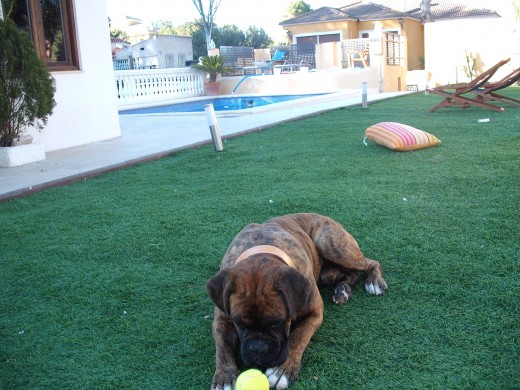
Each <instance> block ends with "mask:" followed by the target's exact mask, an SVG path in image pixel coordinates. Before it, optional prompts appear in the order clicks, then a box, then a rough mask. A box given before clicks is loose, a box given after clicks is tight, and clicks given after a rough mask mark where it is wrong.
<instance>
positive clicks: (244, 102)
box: [120, 93, 323, 115]
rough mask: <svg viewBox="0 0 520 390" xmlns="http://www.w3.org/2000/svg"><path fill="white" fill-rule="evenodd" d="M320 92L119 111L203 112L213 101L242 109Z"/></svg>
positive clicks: (223, 107)
mask: <svg viewBox="0 0 520 390" xmlns="http://www.w3.org/2000/svg"><path fill="white" fill-rule="evenodd" d="M320 95H323V94H322V93H317V94H311V95H276V96H236V97H215V98H208V99H204V100H197V101H192V102H184V103H175V104H169V105H166V106H155V107H147V108H135V109H131V110H125V111H121V112H120V114H122V115H125V114H162V113H170V112H203V111H204V106H205V105H206V104H210V103H213V108H214V109H215V111H229V110H244V109H246V108H253V107H260V106H265V105H267V104H273V103H281V102H285V101H288V100H294V99H301V98H305V97H311V96H320Z"/></svg>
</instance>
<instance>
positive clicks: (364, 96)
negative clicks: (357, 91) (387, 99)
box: [361, 81, 367, 108]
mask: <svg viewBox="0 0 520 390" xmlns="http://www.w3.org/2000/svg"><path fill="white" fill-rule="evenodd" d="M361 86H362V87H361V107H363V108H367V82H366V81H363V82H362V83H361Z"/></svg>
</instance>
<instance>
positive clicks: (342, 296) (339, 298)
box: [332, 283, 352, 305]
mask: <svg viewBox="0 0 520 390" xmlns="http://www.w3.org/2000/svg"><path fill="white" fill-rule="evenodd" d="M351 296H352V289H351V288H350V287H349V286H348V285H347V284H344V283H341V284H338V285H337V286H336V288H335V289H334V296H333V297H332V300H333V301H334V303H335V304H337V305H342V304H344V303H347V301H348V300H349V298H350V297H351Z"/></svg>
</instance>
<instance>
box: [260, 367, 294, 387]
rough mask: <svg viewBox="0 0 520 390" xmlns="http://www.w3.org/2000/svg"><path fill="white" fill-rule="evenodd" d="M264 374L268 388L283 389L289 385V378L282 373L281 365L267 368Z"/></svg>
mask: <svg viewBox="0 0 520 390" xmlns="http://www.w3.org/2000/svg"><path fill="white" fill-rule="evenodd" d="M265 375H266V376H267V379H268V380H269V388H270V389H276V390H284V389H287V387H289V378H287V376H286V375H285V374H284V370H283V369H282V368H281V367H275V368H269V369H268V370H267V371H266V372H265Z"/></svg>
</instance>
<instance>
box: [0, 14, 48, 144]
mask: <svg viewBox="0 0 520 390" xmlns="http://www.w3.org/2000/svg"><path fill="white" fill-rule="evenodd" d="M0 42H1V43H2V44H1V45H0V146H4V147H5V146H12V144H13V142H14V141H15V140H17V139H19V138H20V136H21V135H23V133H24V132H25V130H26V129H27V127H30V126H35V127H36V128H37V129H39V130H41V129H43V127H44V126H45V125H46V124H47V119H48V117H49V115H51V114H52V110H53V109H54V106H55V105H56V101H55V100H54V93H55V92H56V85H55V81H54V78H53V77H52V76H51V75H50V73H49V71H48V70H47V67H46V66H45V64H44V63H43V61H42V60H41V59H40V58H39V57H38V54H37V53H36V49H35V48H34V44H33V42H32V40H31V38H30V37H29V34H28V33H27V32H25V31H23V30H18V27H17V26H16V24H14V22H13V21H12V20H11V19H6V20H5V21H4V20H2V19H0Z"/></svg>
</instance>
